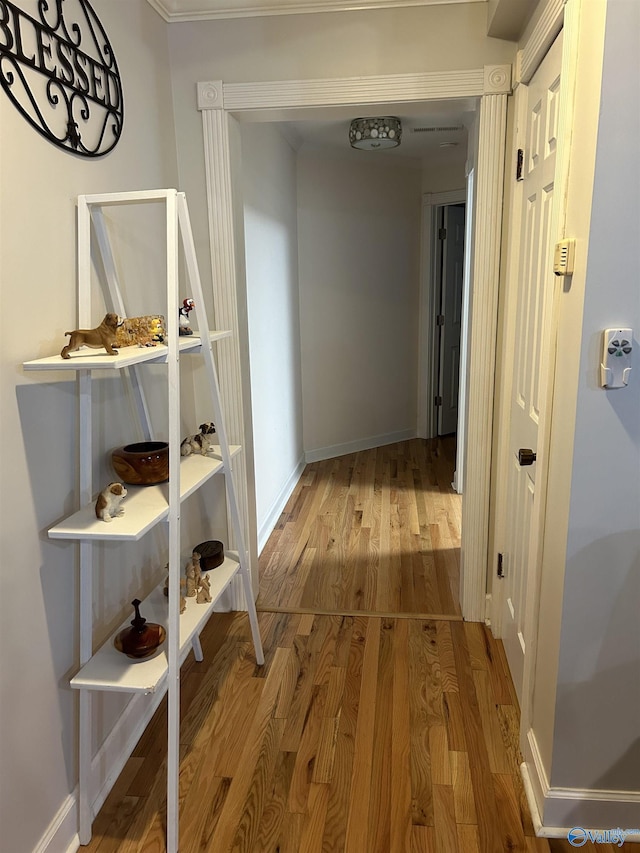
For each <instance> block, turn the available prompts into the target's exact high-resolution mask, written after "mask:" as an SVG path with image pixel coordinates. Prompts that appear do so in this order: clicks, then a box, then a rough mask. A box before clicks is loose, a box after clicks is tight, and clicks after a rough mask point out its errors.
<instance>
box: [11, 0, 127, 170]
mask: <svg viewBox="0 0 640 853" xmlns="http://www.w3.org/2000/svg"><path fill="white" fill-rule="evenodd" d="M21 7H22V8H18V6H17V5H16V4H15V3H11V2H9V0H0V85H2V88H3V89H4V90H5V92H6V93H7V95H8V96H9V97H10V98H11V100H12V101H13V103H14V104H15V105H16V107H17V108H18V109H19V110H20V112H21V113H22V115H23V116H24V117H25V118H26V119H27V121H28V122H29V123H30V124H32V125H33V127H35V129H36V130H37V131H38V132H39V133H41V134H42V135H43V136H45V137H46V138H47V139H49V140H50V141H51V142H53V143H54V145H59V146H60V148H64V149H66V150H67V151H73V152H74V153H75V154H81V155H82V156H84V157H97V156H99V155H101V154H106V153H107V152H108V151H111V149H112V148H113V147H114V146H115V145H116V143H117V142H118V139H119V138H120V134H121V133H122V126H123V122H124V100H123V96H122V81H121V80H120V74H119V72H118V66H117V64H116V58H115V56H114V54H113V50H112V49H111V45H110V44H109V39H108V38H107V34H106V33H105V31H104V28H103V26H102V24H101V23H100V21H99V19H98V16H97V15H96V13H95V12H94V10H93V9H92V8H91V5H90V4H89V3H88V2H87V0H23V2H22V4H21Z"/></svg>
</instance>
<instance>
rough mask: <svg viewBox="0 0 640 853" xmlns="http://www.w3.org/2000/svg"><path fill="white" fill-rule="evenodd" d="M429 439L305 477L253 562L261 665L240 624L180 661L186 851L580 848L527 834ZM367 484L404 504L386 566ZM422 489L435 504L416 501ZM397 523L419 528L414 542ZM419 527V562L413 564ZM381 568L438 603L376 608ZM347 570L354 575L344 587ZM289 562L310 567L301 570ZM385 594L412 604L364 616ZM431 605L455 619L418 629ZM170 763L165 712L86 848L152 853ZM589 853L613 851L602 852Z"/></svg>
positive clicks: (505, 695) (222, 621)
mask: <svg viewBox="0 0 640 853" xmlns="http://www.w3.org/2000/svg"><path fill="white" fill-rule="evenodd" d="M439 444H440V443H438V442H436V443H432V444H431V445H429V447H430V450H429V451H428V452H427V450H426V448H427V443H426V442H420V441H417V440H416V441H413V442H406V443H403V444H402V445H392V446H390V447H388V448H379V449H378V450H377V451H367V452H366V453H364V454H357V455H354V456H351V457H341V458H340V459H337V460H330V462H327V463H317V464H316V465H314V466H308V467H307V470H306V472H305V474H304V475H303V477H302V480H301V483H300V486H299V487H298V489H297V490H296V492H295V494H294V495H293V496H292V498H291V501H290V502H289V505H288V507H287V510H286V511H285V513H283V515H282V518H281V519H280V523H279V524H278V526H277V529H276V530H275V531H274V534H273V536H272V538H271V540H270V541H269V544H268V546H267V547H266V548H265V551H264V554H263V557H262V559H261V563H262V569H263V577H262V583H261V590H260V597H259V610H260V611H261V612H260V613H259V621H260V628H261V633H262V638H263V644H264V648H265V656H266V660H265V664H264V665H263V666H257V664H256V662H255V657H254V652H253V646H252V643H251V636H250V631H249V624H248V620H247V618H246V615H245V614H243V613H225V614H219V615H218V616H217V617H215V618H213V619H211V620H210V621H209V623H208V625H207V627H206V629H205V631H204V632H203V634H202V647H203V652H204V661H203V662H202V663H196V662H195V660H194V659H193V656H192V655H190V657H189V658H188V659H187V662H186V663H185V665H184V667H183V669H182V696H181V699H182V726H181V770H180V805H181V820H180V851H181V853H196V851H209V853H230V851H243V853H506V851H509V853H515V851H517V853H568V851H570V850H572V849H573V848H572V847H571V845H570V844H569V843H568V841H566V840H546V839H540V838H536V837H535V833H534V829H533V825H532V823H531V819H530V816H529V811H528V807H527V804H526V799H525V794H524V789H523V786H522V781H521V777H520V772H519V764H520V761H521V757H520V754H519V749H518V726H519V710H518V706H517V701H516V698H515V695H514V692H513V688H512V684H511V679H510V677H509V674H508V670H507V665H506V660H505V657H504V651H503V647H502V644H501V643H500V642H499V641H496V640H495V639H494V638H493V636H492V634H491V632H490V630H489V629H488V628H487V627H486V626H484V625H483V624H480V623H464V622H463V621H462V619H461V617H460V615H459V613H458V612H457V607H456V606H452V602H453V601H454V600H455V599H453V597H452V596H453V592H452V590H453V588H454V587H453V583H454V582H455V581H456V580H457V566H458V563H457V560H455V559H452V558H451V555H449V556H448V557H447V558H446V559H445V558H443V559H440V557H439V556H438V554H437V547H438V546H437V544H436V542H440V541H442V540H437V537H436V529H438V530H440V529H441V528H442V527H443V526H445V529H448V530H449V531H450V536H451V538H450V540H449V541H448V542H447V543H446V545H445V546H444V548H445V550H447V551H452V550H453V547H452V545H453V542H454V541H455V537H454V532H453V531H454V528H455V525H456V524H458V525H459V516H456V515H455V511H454V509H453V507H454V506H455V499H456V498H457V496H453V497H454V500H453V501H451V500H446V499H445V498H446V495H447V490H448V491H449V492H451V489H450V487H447V486H446V485H443V484H446V483H447V482H450V472H449V468H447V465H450V460H451V455H450V453H449V454H446V453H444V451H443V453H442V454H440V453H436V452H434V451H435V450H436V449H437V446H438V445H439ZM446 444H447V443H446V442H445V445H446ZM356 457H357V458H356ZM447 459H449V462H447V461H446V460H447ZM374 460H375V462H374ZM410 460H413V461H411V462H410ZM416 460H417V462H416ZM415 464H417V465H418V467H417V468H415V467H413V466H414V465H415ZM382 470H385V471H387V472H388V473H389V474H390V475H391V474H393V476H390V478H389V479H388V480H386V479H385V480H384V483H383V484H381V482H380V481H379V478H378V477H377V475H376V476H373V475H372V474H373V472H374V471H377V472H379V471H382ZM447 478H449V479H448V480H447ZM411 483H413V484H414V485H415V486H416V488H415V490H414V488H413V487H412V486H411ZM423 485H426V486H427V488H426V489H424V491H423V490H422V488H418V486H423ZM376 492H379V493H380V494H386V493H387V492H388V494H389V502H388V503H389V506H396V505H397V506H398V507H400V506H403V507H404V511H403V512H402V513H401V514H400V513H399V514H397V516H396V518H397V523H396V524H394V523H393V520H392V516H394V514H395V513H396V510H393V511H391V510H390V511H389V512H390V516H389V533H388V543H389V546H390V549H389V553H388V560H385V554H384V551H383V548H384V546H383V545H380V544H379V543H378V536H380V537H384V535H385V534H384V528H385V524H384V518H385V516H384V514H383V513H384V512H385V511H384V510H380V513H382V519H383V520H382V522H381V521H380V519H379V518H377V516H378V510H376V509H374V508H373V507H374V506H375V504H372V503H371V501H372V500H373V495H375V494H376ZM394 493H395V494H394ZM427 493H430V494H431V495H432V498H431V499H430V500H431V504H430V507H429V501H428V500H427V499H426V498H424V500H422V502H421V500H420V499H418V498H416V495H420V494H423V495H426V494H427ZM409 495H412V497H411V498H410V497H409ZM384 505H385V502H384V501H383V502H382V504H381V506H384ZM405 518H410V519H414V520H415V519H417V520H418V524H417V526H416V527H411V532H410V533H406V532H403V530H404V528H403V524H402V521H403V519H405ZM354 520H355V523H354ZM368 523H370V524H371V526H370V527H368V526H367V524H368ZM296 525H297V527H296ZM366 530H370V531H378V533H374V534H371V533H369V534H365V533H364V531H366ZM340 531H342V532H343V534H344V538H342V539H340V538H339V533H340ZM457 531H458V535H459V527H457ZM427 532H428V533H429V535H430V537H431V539H430V541H431V551H432V552H433V553H432V555H431V556H432V563H428V562H425V561H418V560H417V556H416V555H418V554H419V553H420V547H421V546H420V545H419V542H420V541H422V543H423V544H422V547H424V539H423V538H421V537H424V536H425V535H426V534H427ZM320 542H322V543H323V547H324V548H326V549H327V550H328V551H330V552H331V557H330V559H329V561H328V562H329V563H330V564H331V570H332V572H333V574H332V575H331V578H332V579H331V581H330V582H325V580H324V579H322V578H320V579H319V580H318V581H317V582H316V581H314V580H313V572H314V570H317V571H319V570H320V569H321V567H322V561H321V560H320V558H319V556H318V543H320ZM364 543H367V545H369V546H370V550H367V548H365V547H364ZM407 553H408V554H409V557H408V558H407V559H408V562H407V563H406V564H405V562H404V560H405V555H406V554H407ZM356 555H357V556H356ZM401 555H402V556H401ZM423 556H426V555H424V554H423ZM374 561H377V562H376V564H377V565H378V566H380V565H385V563H388V565H389V566H390V567H394V570H395V571H396V575H395V576H394V575H393V574H392V572H390V573H389V575H388V577H389V578H392V577H397V578H398V579H402V582H404V580H405V579H406V578H407V577H409V572H408V566H409V565H411V566H416V567H422V568H424V567H425V565H426V566H431V567H432V573H431V575H429V573H428V572H427V571H425V572H423V573H422V574H421V575H420V577H421V578H422V580H423V585H422V586H421V589H422V590H423V591H426V590H429V591H430V594H431V595H432V598H429V597H428V595H427V593H426V592H423V593H421V594H420V595H421V596H422V597H420V595H417V594H416V589H417V585H416V584H414V587H413V592H411V593H410V594H407V589H406V588H405V587H402V586H401V588H400V589H399V591H398V592H397V594H396V595H395V598H394V596H393V595H389V590H395V589H396V586H395V584H396V581H391V580H390V581H389V582H388V583H387V582H385V584H384V585H383V586H384V595H381V596H380V597H379V596H378V592H379V590H380V585H379V584H378V583H376V582H375V578H373V577H371V575H370V573H369V572H368V571H367V568H366V567H367V566H372V565H373V563H374ZM340 563H341V564H342V565H343V567H344V566H349V567H350V568H352V569H353V571H354V573H355V577H356V578H357V580H352V581H351V582H349V583H347V582H344V581H340V573H339V572H337V571H335V569H336V567H337V566H338V564H340ZM277 566H280V567H281V569H282V572H281V574H280V575H278V574H277V573H276V567H277ZM296 566H297V567H301V566H306V567H307V568H306V569H303V572H302V574H301V575H298V574H297V572H296V571H295V569H296ZM363 567H364V568H363ZM434 571H435V574H434ZM438 572H439V574H438ZM300 578H303V580H300ZM398 582H400V581H398ZM447 590H449V592H447ZM349 595H351V598H349V597H348V596H349ZM265 602H278V603H277V604H276V603H272V604H265ZM394 602H400V605H401V606H404V607H405V608H406V610H405V611H403V610H401V609H400V608H398V611H397V613H396V615H392V614H390V613H388V612H379V613H375V612H373V613H372V612H370V611H374V610H375V607H377V606H380V608H381V611H387V610H388V609H390V607H391V606H393V605H394ZM339 604H341V605H344V609H343V612H340V611H339V609H336V608H338V605H339ZM436 604H439V605H440V606H443V607H444V606H445V605H447V606H449V609H450V610H452V611H454V612H449V613H441V614H437V613H433V614H432V615H431V617H430V618H424V617H423V616H422V617H421V616H418V615H416V614H415V613H412V612H411V610H410V608H411V607H412V606H413V607H415V606H418V607H419V608H420V609H424V610H425V611H426V610H429V609H434V608H435V606H436ZM287 607H289V608H290V610H296V609H297V610H298V611H299V612H286V608H287ZM330 609H333V610H334V612H326V611H327V610H330ZM318 611H320V612H318ZM165 753H166V703H163V704H162V705H161V707H160V709H159V711H158V712H157V714H156V716H155V717H154V720H153V721H152V723H151V724H150V725H149V726H148V728H147V730H146V732H145V733H144V735H143V736H142V738H141V740H140V742H139V743H138V745H137V747H136V749H135V750H134V752H133V754H132V756H131V758H130V759H129V761H128V762H127V764H126V766H125V769H124V771H123V772H122V774H121V776H120V778H119V780H118V781H117V783H116V785H115V787H114V788H113V790H112V792H111V794H110V796H109V797H108V799H107V801H106V803H105V805H104V807H103V808H102V810H101V812H100V814H99V815H98V817H97V818H96V820H95V823H94V838H93V841H92V843H91V844H90V845H89V847H87V848H85V849H87V850H91V851H99V853H107V851H117V853H142V851H145V853H147V851H162V850H164V839H165V829H164V821H165V805H164V802H165V787H166V765H165ZM583 849H584V850H601V851H603V853H612V851H613V846H612V845H592V844H591V843H588V844H586V845H584V847H583Z"/></svg>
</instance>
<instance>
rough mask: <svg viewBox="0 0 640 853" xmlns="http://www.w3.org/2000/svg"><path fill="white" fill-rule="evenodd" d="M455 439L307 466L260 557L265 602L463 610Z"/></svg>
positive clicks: (340, 608) (286, 606)
mask: <svg viewBox="0 0 640 853" xmlns="http://www.w3.org/2000/svg"><path fill="white" fill-rule="evenodd" d="M455 453H456V443H455V436H447V437H446V438H442V439H434V440H431V441H425V440H423V439H413V440H411V441H405V442H401V443H399V444H391V445H386V446H384V447H378V448H372V449H371V450H364V451H361V452H359V453H350V454H347V455H345V456H339V457H337V458H335V459H327V460H325V461H323V462H313V463H310V464H308V465H307V466H306V468H305V470H304V473H303V475H302V477H301V479H300V481H299V483H298V485H297V486H296V488H295V490H294V492H293V494H292V496H291V498H290V499H289V501H288V503H287V506H286V507H285V510H284V512H283V513H282V515H281V516H280V519H279V521H278V524H277V526H276V528H275V530H274V531H273V533H272V534H271V536H270V537H269V540H268V542H267V544H266V546H265V548H264V550H263V552H262V554H261V556H260V595H259V598H258V602H257V606H258V609H259V610H260V609H263V610H269V609H279V608H281V609H283V610H285V611H289V612H296V611H300V610H303V611H304V610H309V609H310V610H312V611H313V612H320V611H322V612H325V611H329V612H338V613H347V612H352V611H357V612H362V613H380V614H389V615H395V614H397V613H403V614H408V613H411V614H415V615H421V616H433V615H436V616H442V615H446V616H460V605H459V594H458V588H459V584H460V525H461V509H462V497H461V495H458V494H456V493H455V492H454V491H453V489H452V488H451V482H452V480H453V473H454V466H455Z"/></svg>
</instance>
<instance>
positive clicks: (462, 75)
mask: <svg viewBox="0 0 640 853" xmlns="http://www.w3.org/2000/svg"><path fill="white" fill-rule="evenodd" d="M489 67H490V68H498V69H503V76H502V77H501V80H502V82H501V83H500V86H494V87H493V88H490V89H489V92H488V94H496V93H497V92H498V91H500V92H502V91H509V89H508V88H507V89H505V88H504V86H505V85H506V84H505V82H504V75H506V74H507V71H508V79H509V80H510V79H511V76H510V74H511V68H510V66H508V65H507V66H489ZM504 69H507V71H504ZM219 86H220V83H219V82H217V81H214V82H202V83H198V85H197V90H198V109H200V110H207V109H219V108H221V107H222V108H224V109H225V110H230V111H232V112H234V111H238V110H239V111H243V110H268V109H274V108H278V109H287V108H300V107H319V106H320V107H321V106H325V105H327V104H333V105H334V106H338V105H340V106H342V105H345V106H346V105H364V104H378V103H381V102H386V103H412V102H419V101H425V100H429V99H435V100H443V99H444V100H448V99H450V98H462V97H465V98H468V97H479V96H481V95H483V94H487V88H486V87H487V84H486V81H485V70H484V69H483V68H476V69H471V70H468V71H448V72H427V73H424V74H395V75H391V76H376V77H346V78H340V79H327V80H278V81H259V82H255V83H223V84H222V98H220V96H219ZM501 87H502V88H501Z"/></svg>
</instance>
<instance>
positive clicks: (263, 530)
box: [258, 457, 306, 554]
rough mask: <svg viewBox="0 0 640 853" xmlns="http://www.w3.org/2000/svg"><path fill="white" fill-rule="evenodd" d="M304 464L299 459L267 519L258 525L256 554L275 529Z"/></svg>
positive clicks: (304, 462)
mask: <svg viewBox="0 0 640 853" xmlns="http://www.w3.org/2000/svg"><path fill="white" fill-rule="evenodd" d="M305 464H306V460H305V459H304V458H302V457H301V458H300V459H299V460H298V464H297V465H296V467H295V468H294V470H293V472H292V473H291V476H290V477H289V478H288V479H287V482H286V483H285V484H284V486H283V487H282V489H280V494H279V495H278V496H277V498H276V499H275V500H274V502H273V504H272V506H271V509H270V510H269V513H268V515H267V517H266V518H265V520H264V521H263V522H262V524H261V525H260V530H258V554H261V553H262V549H263V548H264V546H265V545H266V544H267V539H268V538H269V536H270V535H271V533H272V531H273V529H274V528H275V526H276V524H277V522H278V519H279V518H280V515H281V514H282V512H283V510H284V508H285V506H286V504H287V501H288V500H289V498H290V497H291V495H292V494H293V490H294V489H295V487H296V486H297V485H298V480H299V479H300V477H301V476H302V472H303V471H304V466H305Z"/></svg>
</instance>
